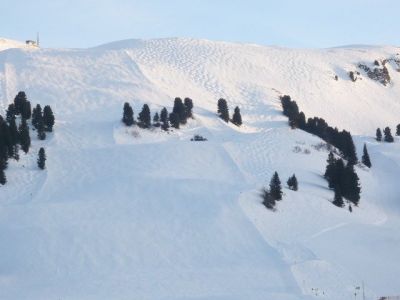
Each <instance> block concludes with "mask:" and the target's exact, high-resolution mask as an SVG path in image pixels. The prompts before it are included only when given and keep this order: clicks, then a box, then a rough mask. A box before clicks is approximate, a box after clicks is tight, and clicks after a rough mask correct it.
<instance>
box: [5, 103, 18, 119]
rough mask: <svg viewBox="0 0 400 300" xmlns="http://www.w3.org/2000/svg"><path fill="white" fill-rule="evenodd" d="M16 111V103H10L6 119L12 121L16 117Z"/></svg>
mask: <svg viewBox="0 0 400 300" xmlns="http://www.w3.org/2000/svg"><path fill="white" fill-rule="evenodd" d="M15 115H16V111H15V105H14V103H11V104H9V105H8V108H7V112H6V120H7V122H10V121H11V119H12V118H15Z"/></svg>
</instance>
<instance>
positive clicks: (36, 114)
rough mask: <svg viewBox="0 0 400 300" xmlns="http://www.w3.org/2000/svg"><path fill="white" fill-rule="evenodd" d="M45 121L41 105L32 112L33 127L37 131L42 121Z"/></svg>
mask: <svg viewBox="0 0 400 300" xmlns="http://www.w3.org/2000/svg"><path fill="white" fill-rule="evenodd" d="M42 119H43V113H42V107H41V106H40V104H37V105H36V107H35V108H34V109H33V111H32V125H33V127H34V128H36V129H37V127H38V124H39V122H40V120H42Z"/></svg>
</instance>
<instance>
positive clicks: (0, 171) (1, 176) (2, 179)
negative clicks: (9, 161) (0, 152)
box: [0, 161, 7, 185]
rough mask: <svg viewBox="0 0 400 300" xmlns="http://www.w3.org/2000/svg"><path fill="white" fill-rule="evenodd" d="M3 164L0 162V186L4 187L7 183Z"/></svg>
mask: <svg viewBox="0 0 400 300" xmlns="http://www.w3.org/2000/svg"><path fill="white" fill-rule="evenodd" d="M3 164H4V162H2V161H0V184H1V185H5V184H6V183H7V178H6V173H5V172H4V170H5V168H4V166H3Z"/></svg>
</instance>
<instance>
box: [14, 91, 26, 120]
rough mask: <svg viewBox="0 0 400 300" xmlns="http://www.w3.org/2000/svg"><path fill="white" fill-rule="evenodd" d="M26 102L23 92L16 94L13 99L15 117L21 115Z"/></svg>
mask: <svg viewBox="0 0 400 300" xmlns="http://www.w3.org/2000/svg"><path fill="white" fill-rule="evenodd" d="M26 101H27V98H26V94H25V92H23V91H20V92H18V94H17V96H15V98H14V107H15V113H16V114H17V115H20V114H22V110H23V106H24V103H25V102H26Z"/></svg>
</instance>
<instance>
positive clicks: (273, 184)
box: [269, 172, 282, 201]
mask: <svg viewBox="0 0 400 300" xmlns="http://www.w3.org/2000/svg"><path fill="white" fill-rule="evenodd" d="M269 193H270V194H271V196H272V198H274V200H278V201H279V200H282V186H281V181H280V179H279V176H278V173H277V172H275V173H274V175H273V176H272V178H271V181H270V183H269Z"/></svg>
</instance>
